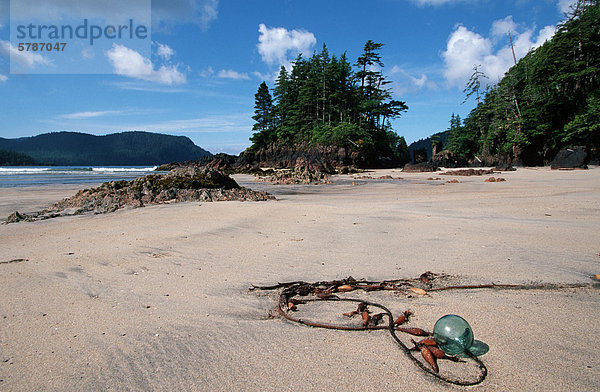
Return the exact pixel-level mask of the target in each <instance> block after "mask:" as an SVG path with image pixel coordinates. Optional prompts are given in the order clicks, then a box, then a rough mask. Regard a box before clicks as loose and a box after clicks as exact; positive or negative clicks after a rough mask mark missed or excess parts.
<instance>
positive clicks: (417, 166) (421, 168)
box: [402, 162, 438, 173]
mask: <svg viewBox="0 0 600 392" xmlns="http://www.w3.org/2000/svg"><path fill="white" fill-rule="evenodd" d="M437 170H438V168H437V167H436V166H435V165H434V164H433V163H431V162H421V163H407V164H406V165H404V169H402V171H403V172H406V173H422V172H434V171H437Z"/></svg>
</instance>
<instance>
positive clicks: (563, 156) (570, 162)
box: [550, 146, 587, 170]
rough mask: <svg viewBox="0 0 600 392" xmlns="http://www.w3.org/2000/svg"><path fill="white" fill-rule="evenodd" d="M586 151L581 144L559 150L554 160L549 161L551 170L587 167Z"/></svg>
mask: <svg viewBox="0 0 600 392" xmlns="http://www.w3.org/2000/svg"><path fill="white" fill-rule="evenodd" d="M586 159H587V153H586V152H585V148H584V147H582V146H576V147H573V148H565V149H564V150H560V151H559V152H558V154H556V157H554V160H553V161H552V162H550V168H551V169H552V170H557V169H587V165H586V162H587V161H586Z"/></svg>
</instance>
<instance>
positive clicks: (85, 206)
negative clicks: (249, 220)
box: [6, 165, 275, 223]
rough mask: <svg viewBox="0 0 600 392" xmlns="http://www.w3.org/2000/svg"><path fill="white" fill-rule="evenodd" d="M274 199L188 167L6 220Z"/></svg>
mask: <svg viewBox="0 0 600 392" xmlns="http://www.w3.org/2000/svg"><path fill="white" fill-rule="evenodd" d="M272 199H275V197H274V196H272V195H270V194H269V193H267V192H257V191H253V190H251V189H247V188H243V187H240V186H239V185H238V184H237V183H236V182H235V180H234V179H232V178H231V177H229V176H227V175H225V174H223V173H221V172H220V171H218V170H216V169H213V168H209V167H205V166H200V165H188V166H181V167H176V168H174V169H173V170H171V171H170V172H169V173H167V174H150V175H147V176H144V177H140V178H136V179H134V180H131V181H125V180H122V181H111V182H105V183H104V184H102V185H100V186H99V187H96V188H90V189H83V190H80V191H79V192H77V194H75V195H74V196H72V197H69V198H66V199H63V200H61V201H59V202H57V203H55V204H53V205H51V206H50V207H48V208H46V209H45V210H42V211H38V212H34V213H31V214H23V213H19V212H17V211H15V212H14V213H12V214H11V215H10V216H9V217H8V218H7V219H6V223H13V222H19V221H36V220H42V219H48V218H54V217H58V216H69V215H80V214H85V213H93V214H103V213H107V212H113V211H116V210H119V209H121V208H137V207H144V206H146V205H151V204H163V203H173V202H184V201H204V202H209V201H226V200H240V201H245V200H249V201H264V200H272Z"/></svg>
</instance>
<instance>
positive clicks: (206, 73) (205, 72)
mask: <svg viewBox="0 0 600 392" xmlns="http://www.w3.org/2000/svg"><path fill="white" fill-rule="evenodd" d="M214 74H215V70H214V69H213V67H211V66H209V67H208V68H206V69H203V70H202V71H200V76H202V77H203V78H210V77H211V76H213V75H214Z"/></svg>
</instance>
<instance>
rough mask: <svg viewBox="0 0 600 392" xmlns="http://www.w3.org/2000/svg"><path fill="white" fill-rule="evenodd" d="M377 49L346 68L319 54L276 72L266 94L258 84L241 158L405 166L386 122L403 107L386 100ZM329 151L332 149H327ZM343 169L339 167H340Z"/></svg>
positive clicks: (402, 144) (370, 45)
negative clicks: (292, 154) (314, 156)
mask: <svg viewBox="0 0 600 392" xmlns="http://www.w3.org/2000/svg"><path fill="white" fill-rule="evenodd" d="M382 46H383V44H381V43H376V42H374V41H367V43H365V45H364V50H363V53H362V55H361V56H360V57H358V59H357V60H356V62H355V63H354V64H353V65H352V64H351V63H350V61H349V60H348V58H347V57H346V54H345V53H344V54H342V55H340V56H336V55H330V54H329V51H328V50H327V47H326V46H325V45H323V49H322V50H321V52H319V53H314V54H313V55H312V56H311V57H310V58H308V59H304V58H303V57H302V55H299V56H298V57H297V58H296V59H295V61H294V62H293V64H292V69H291V71H289V72H288V70H287V69H286V68H285V67H283V66H282V67H281V69H280V72H279V76H278V78H277V80H276V82H275V87H274V88H273V91H272V94H271V92H270V91H269V87H268V86H267V84H266V83H265V82H263V83H262V84H261V85H260V86H259V88H258V92H257V93H256V95H255V115H254V117H253V119H254V120H255V121H256V123H255V125H254V127H253V130H255V131H256V133H254V135H253V136H252V137H251V138H250V140H251V141H252V143H253V144H252V146H251V147H250V148H248V150H247V151H246V152H245V153H244V154H243V155H246V156H248V155H253V156H254V158H255V159H258V160H260V159H269V158H268V157H266V155H269V152H270V153H271V154H277V151H279V152H281V151H290V150H310V149H312V150H321V151H322V152H324V153H325V152H326V151H325V150H327V151H328V152H329V153H330V154H332V155H335V156H336V157H337V159H339V160H340V161H344V160H346V161H347V162H346V163H350V164H356V163H361V164H364V165H369V166H401V165H403V164H404V163H406V162H408V161H409V160H410V157H409V155H408V147H407V145H406V141H405V140H404V138H403V137H401V136H399V135H398V134H396V132H394V131H393V129H392V127H391V125H390V120H391V119H393V118H397V117H399V116H400V115H401V114H402V113H403V112H405V111H406V110H407V109H408V107H407V105H406V103H405V102H403V101H400V100H396V99H393V97H392V93H391V90H390V88H389V86H388V84H389V83H390V81H389V80H387V79H386V78H385V76H384V74H383V71H382V69H383V66H384V64H383V61H382V59H381V55H380V53H379V52H380V49H381V47H382ZM331 147H333V150H332V148H331ZM340 163H344V162H340Z"/></svg>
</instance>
